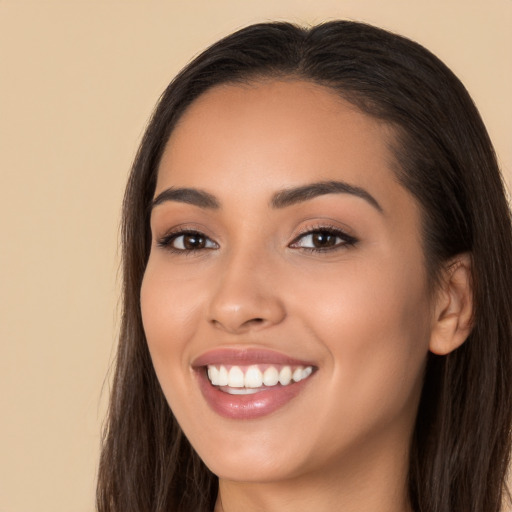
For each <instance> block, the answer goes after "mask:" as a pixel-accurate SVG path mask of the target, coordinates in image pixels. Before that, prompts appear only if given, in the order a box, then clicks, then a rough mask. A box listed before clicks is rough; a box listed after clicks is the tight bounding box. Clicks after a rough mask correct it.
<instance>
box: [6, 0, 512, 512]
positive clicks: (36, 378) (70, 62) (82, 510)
mask: <svg viewBox="0 0 512 512" xmlns="http://www.w3.org/2000/svg"><path fill="white" fill-rule="evenodd" d="M337 17H340V18H352V19H358V20H364V21H368V22H372V23H375V24H378V25H381V26H383V27H385V28H388V29H392V30H395V31H398V32H400V33H402V34H404V35H407V36H410V37H412V38H413V39H416V40H418V41H419V42H421V43H423V44H424V45H425V46H427V47H428V48H430V49H431V50H433V51H434V53H436V54H438V55H439V56H440V57H441V58H442V59H443V60H444V61H445V62H446V63H447V64H448V65H449V66H451V67H452V69H453V70H454V71H455V72H456V73H457V74H458V75H459V76H460V77H461V79H462V80H463V82H464V83H465V84H466V86H467V88H468V89H469V91H470V93H471V94H472V95H473V97H474V99H475V102H476V103H477V105H478V106H479V108H480V111H481V113H482V116H483V118H484V120H485V122H486V123H487V126H488V128H489V131H490V133H491V137H492V138H493V140H494V141H495V145H496V149H497V152H498V155H499V158H500V160H501V163H502V166H503V169H504V172H505V173H506V175H507V179H508V180H509V183H510V182H512V144H511V140H510V134H511V133H512V95H511V87H512V59H511V53H512V52H511V49H512V0H479V1H472V0H458V1H450V0H437V1H432V0H431V1H428V2H427V1H426V0H424V1H412V0H407V1H406V0H404V1H398V0H393V1H392V0H386V1H382V0H352V1H349V0H347V1H343V0H337V1H335V0H315V1H299V0H295V1H292V0H257V1H244V0H210V1H203V2H201V1H198V0H189V1H166V2H158V1H134V0H132V1H129V0H124V1H72V0H67V1H33V2H25V1H22V0H21V1H6V0H0V146H1V147H0V236H1V250H0V290H1V291H0V315H1V321H0V512H34V511H38V512H92V511H93V509H94V479H95V472H96V464H97V458H98V446H99V433H100V426H101V421H102V418H103V415H104V410H105V395H106V393H105V390H108V384H105V387H104V390H103V391H104V393H103V398H101V396H102V395H101V392H102V386H103V383H104V378H105V375H106V373H107V369H108V367H109V364H110V361H111V356H112V353H113V347H114V343H115V337H116V331H117V328H118V319H117V318H118V317H117V312H116V306H117V302H118V291H117V289H118V278H117V272H118V258H117V252H116V251H117V249H116V247H117V232H118V222H119V211H120V203H121V197H122V193H123V187H124V182H125V179H126V176H127V172H128V169H129V166H130V162H131V160H132V158H133V155H134V153H135V150H136V147H137V143H138V141H139V139H140V136H141V134H142V131H143V128H144V126H145V123H146V120H147V118H148V116H149V114H150V112H151V110H152V107H153V105H154V103H155V101H156V99H157V97H158V95H159V94H160V92H161V91H162V89H163V88H164V87H165V85H166V84H167V82H168V81H169V80H170V78H171V77H172V76H173V75H174V74H175V73H176V72H177V71H178V69H179V68H181V67H182V66H183V65H184V64H185V63H186V62H187V61H188V60H189V59H190V58H191V56H192V55H194V54H195V53H197V52H198V51H200V50H201V49H202V48H204V47H205V46H206V45H207V44H209V43H211V42H213V41H215V40H216V39H218V38H219V37H220V36H222V35H225V34H227V33H228V32H230V31H232V30H233V29H235V28H238V27H241V26H243V25H246V24H248V23H251V22H256V21H263V20H269V19H276V18H278V19H287V20H293V21H298V22H308V23H315V22H320V21H322V20H326V19H330V18H337Z"/></svg>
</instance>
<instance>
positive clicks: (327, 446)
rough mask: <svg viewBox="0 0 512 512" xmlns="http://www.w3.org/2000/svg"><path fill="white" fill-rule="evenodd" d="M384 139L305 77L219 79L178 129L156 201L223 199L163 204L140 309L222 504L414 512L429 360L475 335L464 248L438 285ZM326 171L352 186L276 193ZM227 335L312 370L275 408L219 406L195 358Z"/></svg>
mask: <svg viewBox="0 0 512 512" xmlns="http://www.w3.org/2000/svg"><path fill="white" fill-rule="evenodd" d="M390 141H392V131H391V130H390V129H389V128H387V127H386V126H385V125H384V124H382V123H378V122H377V121H375V120H374V119H372V118H370V117H368V116H367V115H365V114H363V113H361V112H360V111H358V110H357V109H356V108H355V107H353V106H352V105H350V104H348V103H346V102H345V101H344V100H342V99H340V97H339V96H338V95H336V94H335V93H334V92H332V91H330V90H329V89H326V88H323V87H321V86H318V85H314V84H310V83H307V82H302V81H294V80H288V81H286V80H284V81H262V82H257V83H254V84H251V85H243V86H242V85H228V86H221V87H217V88H214V89H212V90H210V91H208V92H207V93H205V94H203V95H202V96H201V97H200V98H198V99H197V100H196V101H195V102H194V103H193V104H192V105H191V107H190V108H189V109H188V110H187V111H186V113H185V114H184V116H183V117H182V119H181V120H180V123H179V124H178V126H177V128H176V129H175V130H174V132H173V134H172V136H171V138H170V140H169V143H168V145H167V147H166V151H165V153H164V156H163V159H162V162H161V165H160V168H159V174H158V182H157V187H156V192H155V197H157V196H158V195H159V194H161V193H162V192H163V191H165V190H167V189H169V188H170V187H175V188H182V187H183V188H192V189H197V190H200V191H204V192H207V193H208V194H209V195H210V196H209V197H213V198H214V199H215V202H216V203H217V206H216V207H215V208H213V207H212V205H211V204H210V205H204V204H203V205H196V204H189V203H186V202H183V201H182V200H175V199H172V200H164V201H162V202H160V203H159V204H158V205H157V206H155V207H154V208H153V211H152V215H151V229H152V234H153V245H152V249H151V254H150V258H149V262H148V266H147V269H146V273H145V276H144V282H143V286H142V299H141V302H142V304H141V306H142V314H143V321H144V328H145V331H146V335H147V339H148V345H149V349H150V352H151V356H152V360H153V364H154V367H155V370H156V373H157V376H158V379H159V381H160V384H161V386H162V389H163V391H164V394H165V396H166V398H167V400H168V402H169V405H170V406H171V408H172V410H173V412H174V414H175V416H176V418H177V419H178V421H179V423H180V425H181V427H182V428H183V430H184V432H185V434H186V435H187V437H188V439H189V440H190V442H191V443H192V445H193V446H194V448H195V449H196V450H197V452H198V453H199V455H200V456H201V458H202V459H203V460H204V462H205V463H206V465H207V466H208V467H209V468H210V469H211V470H212V471H213V472H214V473H215V474H216V475H218V476H219V500H218V502H217V506H216V509H215V510H216V512H218V511H221V510H223V511H224V512H234V511H239V510H244V511H247V512H251V511H262V510H265V511H268V512H272V511H276V512H277V511H279V512H286V511H288V510H290V511H292V510H293V511H294V512H297V511H306V510H307V511H311V510H315V511H317V512H322V511H332V510H343V511H344V512H356V511H357V512H361V511H368V510H379V512H400V511H402V512H406V511H408V510H409V506H408V500H407V491H406V477H407V463H408V446H409V442H410V438H411V433H412V429H413V424H414V419H415V416H416V411H417V406H418V401H419V395H420V390H421V385H422V374H423V371H424V367H425V361H426V357H427V354H428V351H429V350H432V351H434V352H436V353H439V354H444V353H448V352H450V351H451V350H454V349H455V348H456V347H457V346H458V345H460V344H461V343H462V342H463V341H464V340H465V338H466V336H467V334H468V333H469V329H470V321H471V297H470V296H471V293H470V280H469V277H468V276H469V258H468V257H467V256H465V255H462V256H461V257H460V258H458V259H457V264H455V265H452V266H450V267H449V270H446V271H445V273H444V279H443V281H442V283H443V284H442V286H441V288H440V289H439V290H438V291H437V293H436V294H435V299H434V300H432V299H431V298H430V294H429V286H428V282H427V277H426V271H425V261H424V255H423V251H422V243H421V234H420V233H421V230H420V210H419V207H418V205H417V204H416V202H415V200H414V199H413V197H412V196H411V195H410V193H408V192H407V191H406V190H405V189H404V188H403V187H402V186H400V185H399V184H398V183H397V181H396V180H395V176H394V174H393V172H392V170H391V169H392V165H393V156H392V154H391V151H390V149H389V142H390ZM333 181H336V182H343V183H344V184H349V185H350V186H351V187H352V188H351V189H350V190H348V189H346V188H345V189H344V190H337V191H330V192H329V193H317V194H316V195H315V197H312V198H304V197H302V198H301V199H300V200H297V201H296V202H293V204H285V205H282V204H281V205H277V206H276V204H275V203H276V201H275V198H276V194H279V193H281V194H282V191H283V190H289V189H291V188H297V187H304V186H309V185H311V184H312V183H318V182H322V183H325V182H333ZM354 190H356V191H357V192H356V193H354ZM273 200H274V204H273ZM180 230H181V231H180ZM183 230H185V231H186V232H187V233H190V232H191V231H193V232H194V233H196V234H195V235H194V236H192V237H191V236H190V234H185V235H183ZM180 233H181V234H180ZM197 233H199V234H200V236H199V240H198V238H197V236H198V235H197ZM163 242H165V244H166V245H165V246H162V243H163ZM194 244H195V245H194ZM194 249H195V250H194ZM225 347H235V348H244V347H251V348H264V349H271V350H275V351H278V352H280V353H283V354H286V355H288V356H290V357H294V358H298V359H301V360H306V361H312V362H314V364H315V367H316V368H317V371H316V372H315V373H314V374H313V375H312V376H311V378H310V379H309V381H308V383H307V385H306V386H304V388H303V391H301V393H299V394H298V395H297V396H296V397H295V398H294V399H292V400H291V401H290V402H289V403H287V404H286V405H285V406H283V407H281V408H279V409H278V410H277V411H274V412H273V413H271V414H268V415H266V416H263V417H261V418H257V419H252V420H239V419H232V418H226V417H223V416H221V415H219V414H217V413H216V412H215V411H213V410H212V409H211V408H210V407H209V405H208V404H207V403H206V401H205V399H204V397H203V396H202V394H201V392H200V390H199V387H198V385H197V379H196V376H195V373H194V371H193V370H192V368H191V363H192V361H193V360H194V359H195V358H197V357H198V356H199V355H201V354H202V353H204V352H205V351H208V350H210V349H212V348H225Z"/></svg>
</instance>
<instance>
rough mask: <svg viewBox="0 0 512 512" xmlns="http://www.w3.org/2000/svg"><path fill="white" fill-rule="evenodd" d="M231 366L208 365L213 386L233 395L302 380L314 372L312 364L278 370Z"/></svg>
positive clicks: (269, 367)
mask: <svg viewBox="0 0 512 512" xmlns="http://www.w3.org/2000/svg"><path fill="white" fill-rule="evenodd" d="M244 369H245V373H244ZM244 369H242V368H241V367H240V366H231V367H230V368H229V371H228V370H227V368H226V366H224V365H221V366H220V367H218V366H215V365H209V366H208V367H207V374H208V379H209V380H210V382H211V383H212V385H213V386H219V387H222V388H225V389H223V391H226V392H227V393H230V394H232V395H249V394H252V393H257V392H258V391H260V390H261V388H262V387H272V386H276V385H277V384H280V385H281V386H287V385H288V384H290V383H292V382H300V381H301V380H304V379H307V378H308V377H309V376H310V375H311V374H312V373H313V367H312V366H306V367H305V368H304V367H302V366H298V367H295V368H294V369H293V370H292V367H291V366H283V367H282V368H281V369H280V370H278V369H277V368H276V367H275V366H268V367H267V368H266V369H265V371H264V372H262V371H261V370H260V368H259V367H258V365H251V366H249V367H244Z"/></svg>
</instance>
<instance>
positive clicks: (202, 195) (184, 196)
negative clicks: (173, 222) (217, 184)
mask: <svg viewBox="0 0 512 512" xmlns="http://www.w3.org/2000/svg"><path fill="white" fill-rule="evenodd" d="M166 201H176V202H178V203H187V204H193V205H195V206H198V207H199V208H207V209H211V210H217V209H218V208H219V207H220V205H219V202H218V201H217V199H216V198H215V196H213V195H212V194H209V193H208V192H205V191H204V190H198V189H195V188H173V187H171V188H168V189H166V190H164V191H163V192H161V193H160V194H158V196H157V197H156V198H155V199H153V201H152V203H151V205H150V208H151V210H152V209H153V208H154V207H155V206H158V205H159V204H162V203H165V202H166Z"/></svg>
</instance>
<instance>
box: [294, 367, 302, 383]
mask: <svg viewBox="0 0 512 512" xmlns="http://www.w3.org/2000/svg"><path fill="white" fill-rule="evenodd" d="M292 379H293V382H299V381H300V380H302V368H297V369H296V370H295V371H294V372H293V374H292Z"/></svg>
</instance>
